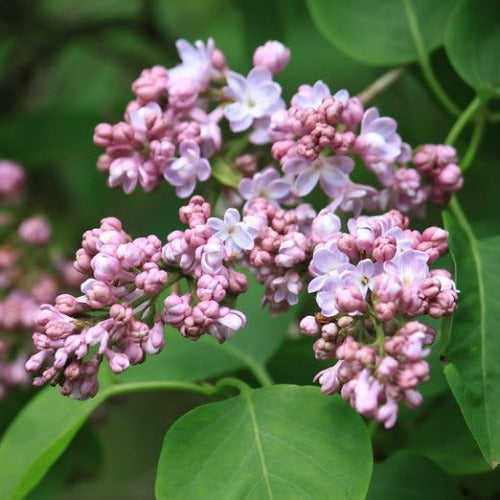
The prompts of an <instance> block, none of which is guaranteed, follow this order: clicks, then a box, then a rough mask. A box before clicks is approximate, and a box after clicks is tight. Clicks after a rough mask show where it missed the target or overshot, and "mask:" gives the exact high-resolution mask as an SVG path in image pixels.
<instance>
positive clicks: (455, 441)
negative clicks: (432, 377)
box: [408, 389, 489, 474]
mask: <svg viewBox="0 0 500 500" xmlns="http://www.w3.org/2000/svg"><path fill="white" fill-rule="evenodd" d="M428 406H429V410H428V412H427V413H425V414H424V415H422V416H421V417H420V418H419V419H418V420H417V422H416V425H415V427H414V428H413V429H412V432H411V433H410V434H409V435H410V441H409V443H408V447H409V448H410V449H412V450H415V451H417V452H419V453H421V454H422V455H425V456H426V457H427V458H429V459H431V460H432V461H433V462H435V463H436V464H438V465H439V466H440V467H441V468H442V469H443V470H445V471H446V472H448V473H450V474H476V473H479V472H486V471H488V470H489V465H488V463H487V462H486V461H485V460H484V457H483V456H482V454H481V451H480V450H479V447H478V446H477V443H476V442H475V441H474V439H473V438H472V436H471V434H470V431H469V429H468V428H467V426H466V425H465V422H464V419H463V417H462V414H461V413H460V408H459V407H458V405H457V403H456V401H455V400H454V399H453V397H452V395H451V394H450V393H449V389H448V393H447V394H445V395H443V396H441V397H439V398H435V399H434V400H433V401H432V404H430V405H428Z"/></svg>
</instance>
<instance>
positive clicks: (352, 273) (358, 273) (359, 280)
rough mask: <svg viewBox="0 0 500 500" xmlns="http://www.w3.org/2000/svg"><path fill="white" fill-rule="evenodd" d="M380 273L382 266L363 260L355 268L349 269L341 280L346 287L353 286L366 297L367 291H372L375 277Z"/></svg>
mask: <svg viewBox="0 0 500 500" xmlns="http://www.w3.org/2000/svg"><path fill="white" fill-rule="evenodd" d="M381 271H382V266H381V265H380V264H378V263H374V262H373V261H372V260H370V259H363V260H361V261H360V262H358V264H357V266H356V267H354V268H350V269H349V270H347V271H346V272H345V273H344V274H343V275H342V278H343V279H344V280H345V282H346V284H348V285H355V286H357V287H358V289H359V291H360V292H361V294H362V295H363V297H366V295H367V293H368V290H373V288H374V286H375V277H376V276H377V275H378V274H379V273H380V272H381Z"/></svg>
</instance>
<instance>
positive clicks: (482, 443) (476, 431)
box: [444, 200, 500, 466]
mask: <svg viewBox="0 0 500 500" xmlns="http://www.w3.org/2000/svg"><path fill="white" fill-rule="evenodd" d="M451 207H452V209H453V213H454V216H451V215H450V214H448V213H445V214H444V221H445V227H446V229H447V230H448V232H449V233H450V236H449V238H450V242H449V243H450V250H451V253H452V256H453V260H454V263H455V278H456V279H457V284H458V288H459V290H460V291H461V293H460V298H459V303H458V310H457V312H456V313H455V315H454V318H453V323H452V330H451V337H450V340H449V343H448V345H447V349H446V352H445V355H446V360H447V365H446V368H445V375H446V378H447V379H448V382H449V384H450V387H451V390H452V392H453V394H454V396H455V398H456V399H457V401H458V404H459V405H460V408H461V410H462V413H463V414H464V417H465V421H466V423H467V425H468V426H469V428H470V430H471V432H472V434H473V436H474V438H475V439H476V441H477V443H478V444H479V447H480V448H481V452H482V453H483V455H484V457H485V458H486V460H487V461H488V462H489V463H490V464H491V465H492V466H495V465H497V463H498V462H499V461H500V363H499V362H498V360H499V358H500V342H499V331H500V308H499V307H498V304H499V299H500V281H499V279H498V277H499V276H500V259H499V258H498V256H499V250H500V236H496V237H493V238H488V239H485V240H478V239H477V238H476V237H475V235H474V233H473V232H472V230H471V228H470V225H469V223H468V222H467V219H466V218H465V215H464V214H463V213H462V211H461V209H460V207H459V205H458V203H457V202H456V200H454V201H452V205H451Z"/></svg>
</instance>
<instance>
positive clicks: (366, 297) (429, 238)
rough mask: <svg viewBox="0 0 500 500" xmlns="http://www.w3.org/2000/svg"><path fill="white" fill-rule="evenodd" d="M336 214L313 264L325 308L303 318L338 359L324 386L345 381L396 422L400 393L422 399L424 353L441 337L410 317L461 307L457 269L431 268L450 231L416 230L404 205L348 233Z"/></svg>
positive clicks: (355, 399) (356, 397) (352, 398)
mask: <svg viewBox="0 0 500 500" xmlns="http://www.w3.org/2000/svg"><path fill="white" fill-rule="evenodd" d="M330 217H331V224H332V225H331V232H330V233H329V237H328V239H326V240H325V241H324V242H323V243H321V244H318V245H316V247H315V249H314V253H313V256H312V259H311V262H310V265H309V272H310V274H311V275H312V276H313V279H312V280H311V281H310V283H309V286H308V291H309V292H310V293H315V294H316V301H317V303H318V306H319V307H320V312H319V313H317V314H316V315H315V316H306V317H305V318H303V319H302V321H301V324H300V326H301V330H302V332H303V333H304V334H306V335H311V336H316V335H321V338H320V339H318V340H317V341H316V342H315V344H314V351H315V355H316V357H317V358H319V359H333V358H336V359H337V360H338V362H337V363H336V364H335V365H334V366H333V367H331V368H328V369H326V370H323V371H322V372H320V373H319V374H318V375H317V377H316V379H317V380H319V382H320V383H321V386H322V390H323V392H325V393H332V392H336V391H338V390H339V389H340V388H341V394H342V397H343V398H344V399H346V400H348V401H349V402H350V404H351V405H352V406H353V407H354V408H355V409H356V410H357V411H359V412H360V413H362V414H363V415H365V416H367V417H372V418H375V419H377V420H378V421H380V422H383V423H384V425H385V426H386V427H391V426H393V425H394V423H395V422H396V418H397V411H398V405H397V402H398V401H399V400H401V399H403V400H404V401H406V403H407V404H408V405H409V406H411V407H415V406H418V404H420V402H421V400H422V398H421V395H420V393H418V392H417V391H416V390H415V387H416V386H417V384H418V383H419V382H421V381H425V380H427V378H428V373H429V369H428V365H427V363H426V362H425V361H423V358H424V357H425V356H427V355H428V354H429V352H430V351H429V349H428V348H427V346H429V345H430V344H431V343H432V342H433V341H434V337H435V332H434V330H433V329H432V328H431V327H429V326H426V325H424V324H422V323H419V322H417V321H410V322H408V323H406V324H404V322H405V320H409V319H412V318H415V317H417V316H422V315H426V314H427V315H429V316H431V317H433V318H441V317H443V316H449V315H451V314H453V312H454V311H455V309H456V302H457V290H456V287H455V283H454V282H453V280H452V279H451V275H450V273H448V272H447V271H445V270H444V269H433V270H430V269H429V264H432V263H434V262H435V261H436V260H437V259H438V258H439V256H440V255H443V254H444V253H446V251H447V250H448V246H447V236H448V234H447V233H446V231H444V230H443V229H440V228H437V227H430V228H427V229H426V230H425V231H424V232H422V233H420V232H419V231H415V230H413V231H412V230H409V229H408V219H407V218H406V217H404V216H403V215H402V214H401V213H400V212H397V211H396V210H392V211H390V212H387V213H386V214H383V215H380V216H373V217H367V216H360V217H358V218H356V219H350V220H349V222H348V232H347V233H343V232H341V231H340V227H341V226H340V220H338V219H337V220H336V221H335V218H336V216H335V215H334V214H330ZM335 222H336V224H335ZM334 225H335V226H336V227H334Z"/></svg>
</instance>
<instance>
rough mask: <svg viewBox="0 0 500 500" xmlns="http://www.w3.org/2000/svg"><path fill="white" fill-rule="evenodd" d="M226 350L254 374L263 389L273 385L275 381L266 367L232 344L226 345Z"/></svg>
mask: <svg viewBox="0 0 500 500" xmlns="http://www.w3.org/2000/svg"><path fill="white" fill-rule="evenodd" d="M224 349H225V350H226V351H228V352H229V353H230V354H231V355H232V356H234V357H235V358H236V359H239V360H240V361H242V362H243V364H244V365H245V366H246V367H247V368H248V369H249V370H250V371H251V372H252V374H253V375H254V377H255V378H256V379H257V380H258V382H259V383H260V385H262V386H263V387H266V386H269V385H273V384H274V381H273V379H272V378H271V375H269V372H268V371H267V370H266V368H265V366H263V365H261V364H260V363H257V362H256V361H255V360H254V359H253V358H251V357H250V356H248V355H247V354H246V353H244V352H243V351H240V350H239V349H235V348H234V347H233V346H232V345H231V344H224Z"/></svg>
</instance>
